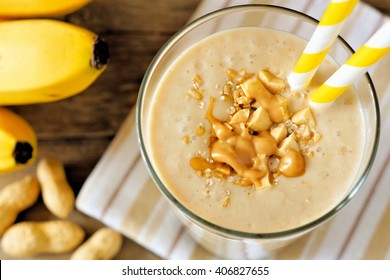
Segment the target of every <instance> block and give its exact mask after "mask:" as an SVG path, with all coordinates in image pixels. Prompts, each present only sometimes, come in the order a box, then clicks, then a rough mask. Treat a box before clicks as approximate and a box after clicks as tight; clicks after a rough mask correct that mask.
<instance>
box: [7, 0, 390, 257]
mask: <svg viewBox="0 0 390 280" xmlns="http://www.w3.org/2000/svg"><path fill="white" fill-rule="evenodd" d="M199 2H200V0H186V1H181V0H111V1H107V0H94V1H93V2H92V3H91V4H89V5H88V6H86V7H84V8H83V9H81V10H79V11H77V12H75V13H73V14H71V15H68V16H66V17H64V18H63V19H64V20H66V21H69V22H71V23H74V24H77V25H80V26H83V27H86V28H88V29H90V30H92V31H94V32H96V33H99V34H100V35H102V36H103V37H104V38H105V39H106V40H107V42H108V43H109V46H110V53H111V59H110V64H109V67H108V68H107V70H106V71H105V72H104V73H103V74H102V76H101V77H99V79H98V80H97V81H96V82H95V83H94V84H93V85H92V86H91V87H90V88H88V89H87V90H85V91H84V92H83V93H81V94H79V95H77V96H74V97H71V98H69V99H66V100H63V101H58V102H54V103H48V104H39V105H26V106H17V107H10V108H11V109H12V110H13V111H15V112H17V113H18V114H20V115H21V116H23V117H24V118H25V119H26V120H27V121H29V122H30V123H31V125H32V126H33V127H34V129H35V131H36V133H37V135H38V138H39V155H40V157H44V156H53V157H56V158H58V159H59V160H61V161H62V162H63V163H64V164H65V170H66V174H67V177H68V180H69V182H70V184H71V185H72V187H73V188H74V191H75V192H76V194H77V193H78V191H79V190H80V188H81V186H82V184H83V183H84V181H85V179H86V178H87V176H88V175H89V174H90V172H91V171H92V169H93V168H94V166H95V165H96V163H97V162H98V160H99V158H100V157H101V155H102V154H103V152H104V151H105V149H106V148H107V146H108V144H109V143H110V141H111V140H112V139H113V138H114V136H115V133H116V132H117V130H118V128H119V127H120V125H121V124H122V122H123V120H124V119H125V117H126V116H127V114H128V112H129V111H130V109H131V108H132V106H133V105H134V104H135V102H136V98H137V94H138V89H139V86H140V83H141V80H142V77H143V75H144V73H145V71H146V69H147V67H148V65H149V63H150V61H151V60H152V58H153V56H154V55H155V54H156V52H157V51H158V50H159V49H160V48H161V46H162V45H163V44H164V43H165V42H166V41H167V39H168V38H169V37H170V36H172V35H173V34H174V33H175V32H176V31H177V30H178V29H179V28H181V27H182V26H183V25H184V24H185V23H186V21H187V20H188V18H189V17H190V16H191V14H192V13H193V12H194V10H195V8H196V7H197V5H198V3H199ZM367 2H368V3H370V4H373V5H375V6H377V7H378V8H379V9H380V10H381V11H383V12H385V13H387V14H390V1H389V0H367ZM34 172H35V166H31V167H29V168H27V169H25V170H23V171H21V172H18V173H13V174H7V175H0V188H1V187H3V186H4V185H6V184H7V183H9V182H11V181H12V180H15V179H16V178H20V177H22V176H23V175H24V174H26V173H30V174H34ZM50 219H55V217H54V216H53V215H52V214H50V213H49V212H48V210H47V209H46V208H45V207H44V205H43V203H42V201H41V200H40V201H39V202H38V203H37V204H36V205H34V206H33V207H32V208H30V209H28V210H27V211H24V212H23V213H21V214H20V215H19V217H18V221H22V220H50ZM70 219H71V220H73V221H75V222H77V223H79V224H80V225H81V226H82V227H83V228H84V229H85V230H86V232H87V235H88V236H89V235H91V234H92V233H93V232H94V231H96V230H97V229H99V228H100V227H102V226H103V225H102V224H101V223H100V222H98V221H96V220H94V219H92V218H90V217H88V216H86V215H84V214H83V213H80V212H78V211H75V212H74V213H73V214H72V216H71V217H70ZM67 258H69V254H62V255H43V256H39V257H37V258H36V259H67ZM116 258H117V259H158V257H157V256H155V255H154V254H152V253H150V252H149V251H147V250H145V249H144V248H142V247H141V246H139V245H138V244H136V243H134V242H132V241H131V240H129V239H125V242H124V245H123V248H122V250H121V252H120V253H119V255H118V256H117V257H116ZM0 259H10V257H9V256H6V255H5V254H4V253H3V252H2V251H1V249H0Z"/></svg>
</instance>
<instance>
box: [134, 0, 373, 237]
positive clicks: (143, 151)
mask: <svg viewBox="0 0 390 280" xmlns="http://www.w3.org/2000/svg"><path fill="white" fill-rule="evenodd" d="M254 8H255V9H260V10H263V11H266V10H271V11H276V12H277V11H279V12H280V11H282V12H283V13H285V14H288V15H289V16H294V17H296V18H301V19H303V20H304V21H307V22H310V23H313V24H314V25H317V24H318V23H319V21H318V20H317V19H315V18H313V17H311V16H309V15H306V14H304V13H302V12H300V11H297V10H293V9H290V8H287V7H282V6H277V5H269V4H247V5H237V6H231V7H226V8H222V9H219V10H216V11H213V12H210V13H207V14H205V15H203V16H201V17H199V18H197V19H195V20H193V21H191V22H190V23H188V24H187V25H185V26H184V27H182V28H181V29H180V30H179V31H177V32H176V33H175V34H174V35H173V36H172V37H171V38H170V39H168V41H167V42H166V43H165V44H164V45H163V46H162V47H161V48H160V50H159V51H158V52H157V54H156V55H155V57H154V58H153V60H152V62H151V63H150V65H149V67H148V69H147V70H146V73H145V76H144V78H143V80H142V82H141V85H140V89H139V96H138V98H137V104H136V129H137V138H138V144H139V148H140V152H141V156H142V159H143V161H144V163H146V167H147V169H148V171H149V174H150V175H151V177H152V180H153V181H154V183H155V184H156V187H158V188H159V189H160V191H161V192H162V193H163V195H164V196H165V197H166V198H167V199H168V200H169V202H170V203H173V204H174V205H175V206H177V207H178V208H179V209H180V210H181V211H182V212H183V213H184V214H185V215H187V216H188V217H190V218H191V219H193V220H194V221H196V222H198V223H200V224H202V225H204V226H206V227H208V228H210V229H212V230H215V231H217V232H220V233H221V234H225V235H230V236H233V237H235V238H237V239H240V238H242V239H269V238H283V237H287V236H291V235H295V234H299V233H303V232H305V231H308V230H310V229H312V228H314V227H316V226H317V225H320V224H322V223H323V222H325V221H326V220H328V219H329V218H331V217H332V216H334V214H336V213H337V212H338V211H339V210H341V209H342V208H343V207H344V206H345V205H346V204H347V203H348V202H349V201H350V200H351V199H352V197H353V196H354V195H355V194H356V193H357V191H358V190H359V189H360V187H361V186H362V185H363V183H364V181H365V179H366V177H367V176H368V174H369V171H370V169H371V167H372V165H373V162H374V158H375V155H376V153H377V150H378V145H379V136H380V109H379V102H378V98H377V94H376V91H375V87H374V84H373V82H372V79H371V77H370V75H369V74H368V73H365V74H364V76H363V77H364V78H365V79H366V82H367V85H368V89H369V92H370V93H371V99H372V100H373V102H374V108H375V121H376V127H375V128H374V129H375V135H374V137H375V138H374V143H373V145H372V149H371V151H368V152H369V153H370V156H369V161H368V164H367V165H366V166H365V167H364V170H363V172H362V174H361V176H360V177H359V178H358V180H357V183H356V184H355V185H354V186H353V187H352V188H351V190H350V191H349V192H348V193H347V195H346V196H345V197H344V198H343V199H342V200H341V201H340V202H339V203H337V204H336V205H335V206H334V207H333V208H331V209H330V210H329V211H328V212H326V213H325V214H323V215H322V216H320V217H318V218H316V219H315V220H313V221H311V222H309V223H306V224H304V225H301V226H299V227H295V228H291V229H287V230H283V231H277V232H266V233H253V232H245V231H239V230H233V229H229V228H226V227H222V226H219V225H216V224H214V223H212V222H210V221H208V220H206V219H204V218H202V217H200V216H198V215H197V214H195V213H193V212H192V211H190V210H189V209H188V208H187V207H185V206H184V205H183V204H182V203H181V202H180V201H179V200H177V199H176V198H175V197H174V196H173V195H172V194H171V193H170V192H169V190H168V189H167V187H166V186H165V185H164V183H163V182H162V181H161V179H160V178H159V176H158V174H157V172H156V171H155V169H154V167H153V165H152V163H151V160H150V159H149V156H148V152H147V151H146V147H145V143H144V140H143V131H142V124H141V118H142V105H143V101H144V96H145V94H144V93H145V90H146V88H147V85H148V84H149V81H150V79H151V76H152V74H153V73H154V70H155V68H156V67H157V65H158V63H159V62H160V60H161V59H162V58H163V57H164V55H165V54H166V52H167V51H168V50H169V49H170V48H171V46H173V45H174V44H175V43H176V42H177V41H178V40H180V39H181V38H182V37H183V36H184V35H185V34H187V33H188V32H189V31H191V30H192V29H194V28H196V27H198V26H199V25H201V24H202V23H204V22H207V21H209V20H212V19H215V18H217V17H220V16H222V15H225V14H229V13H231V12H240V11H245V10H251V9H254ZM336 40H337V41H338V42H339V43H340V44H341V45H342V47H344V48H346V49H347V50H348V51H349V52H350V53H351V55H352V54H353V53H354V52H355V51H354V49H353V48H352V47H351V46H350V45H349V44H348V43H347V42H346V41H345V40H344V39H343V38H342V37H341V36H338V37H337V39H336ZM363 77H362V78H363Z"/></svg>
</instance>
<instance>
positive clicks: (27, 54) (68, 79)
mask: <svg viewBox="0 0 390 280" xmlns="http://www.w3.org/2000/svg"><path fill="white" fill-rule="evenodd" d="M89 2H91V0H67V1H63V0H0V106H2V105H4V106H7V105H22V104H34V103H45V102H52V101H57V100H61V99H65V98H68V97H70V96H73V95H75V94H78V93H81V92H82V91H84V90H85V89H86V88H87V87H89V86H90V85H91V84H92V83H93V82H94V81H95V80H96V79H97V78H98V77H99V75H100V74H102V72H103V71H104V70H105V69H106V66H107V63H108V59H109V53H108V45H107V43H106V42H105V41H104V40H103V39H101V38H100V37H99V36H98V35H96V34H95V33H93V32H91V31H89V30H87V29H85V28H81V27H78V26H75V25H72V24H69V23H65V22H63V21H60V20H53V19H20V18H35V17H51V16H60V15H65V14H68V13H71V12H74V11H75V10H77V9H79V8H81V7H83V6H84V5H86V4H87V3H89ZM17 18H19V19H17ZM36 154H37V139H36V135H35V133H34V130H33V129H32V127H31V126H30V125H29V124H28V123H27V122H26V121H25V120H23V119H22V118H21V117H20V116H18V115H17V114H15V113H13V112H12V111H10V110H8V109H5V108H1V107H0V172H4V171H15V170H17V169H20V168H21V167H23V166H26V165H28V164H31V163H32V162H33V161H34V159H35V157H36Z"/></svg>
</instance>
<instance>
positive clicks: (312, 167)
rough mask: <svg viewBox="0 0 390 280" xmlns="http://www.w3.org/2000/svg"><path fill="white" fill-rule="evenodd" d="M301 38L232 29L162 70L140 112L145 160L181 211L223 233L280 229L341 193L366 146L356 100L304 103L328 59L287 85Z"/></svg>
mask: <svg viewBox="0 0 390 280" xmlns="http://www.w3.org/2000/svg"><path fill="white" fill-rule="evenodd" d="M305 45H306V41H304V40H302V39H300V38H298V37H297V36H295V35H291V34H287V33H284V32H281V31H275V30H269V29H265V28H254V27H250V28H249V27H248V28H238V29H233V30H229V31H224V32H221V33H217V34H215V35H212V36H210V37H208V38H206V39H204V40H203V41H201V42H199V43H198V44H196V45H194V46H192V47H191V48H189V49H188V50H187V51H185V52H184V53H183V54H181V55H180V56H179V57H178V58H177V59H176V61H175V62H174V63H173V64H172V65H171V66H170V67H169V69H168V71H167V72H166V73H165V74H164V77H163V79H162V80H161V82H160V84H159V86H158V88H157V91H156V92H155V94H154V97H153V100H152V105H151V110H150V114H149V116H148V127H147V129H148V132H149V135H150V139H149V141H150V147H151V161H152V163H153V165H154V166H155V170H156V172H157V173H158V176H159V177H160V178H161V180H162V182H163V183H164V184H165V186H166V187H167V188H168V189H169V191H170V192H171V193H172V194H173V196H174V197H175V198H176V199H177V200H178V201H179V202H180V203H182V204H183V205H184V206H185V207H187V208H188V209H189V210H190V211H192V212H193V213H195V214H196V215H198V216H200V217H202V218H203V219H205V220H207V221H209V222H211V223H214V224H216V225H218V226H221V227H224V228H228V229H232V230H237V231H244V232H251V233H270V232H279V231H285V230H289V229H292V228H295V227H298V226H302V225H304V224H307V223H309V222H311V221H313V220H315V219H317V218H318V217H320V216H322V215H324V214H325V213H327V212H328V211H329V210H330V209H332V208H333V207H334V206H335V205H336V204H337V203H339V202H340V200H342V199H343V198H344V197H345V195H346V193H348V192H349V191H350V187H351V182H352V181H353V180H354V177H355V174H356V172H357V169H358V168H359V162H360V161H361V155H362V151H363V148H364V144H365V143H364V136H363V130H364V119H363V116H362V112H361V106H360V103H359V100H358V99H357V98H356V97H355V95H354V92H353V91H352V90H350V91H348V92H346V93H345V94H343V95H342V96H341V97H340V98H339V99H338V100H336V101H335V102H334V103H333V104H331V105H330V106H324V107H318V108H317V107H312V106H310V103H309V101H308V96H309V95H310V92H312V91H313V90H314V89H315V88H316V87H318V86H319V85H320V84H321V83H323V82H324V81H325V80H326V79H327V78H328V77H329V76H330V75H331V74H332V73H333V72H334V71H335V69H336V67H337V66H336V65H335V64H334V63H333V62H332V61H331V60H330V59H326V60H325V61H324V62H323V63H322V65H321V67H320V69H319V70H318V72H317V74H316V76H315V77H314V79H313V81H312V83H311V85H310V87H309V88H308V89H306V90H304V91H301V92H291V91H290V89H289V87H288V84H286V82H285V81H286V78H287V75H288V74H289V73H290V72H291V71H292V69H293V67H294V66H295V63H296V61H297V60H298V58H299V56H300V55H301V54H302V51H303V49H304V47H305ZM258 87H261V88H262V89H261V91H263V92H266V93H264V95H263V96H262V97H261V94H260V95H259V96H258V95H257V93H256V92H258V91H259V89H258ZM254 92H255V93H254ZM264 98H265V100H266V101H264ZM267 98H268V99H267ZM267 100H268V101H267ZM275 110H276V111H279V113H278V112H276V113H275V112H274V111H275ZM278 114H279V115H278ZM227 151H230V152H227Z"/></svg>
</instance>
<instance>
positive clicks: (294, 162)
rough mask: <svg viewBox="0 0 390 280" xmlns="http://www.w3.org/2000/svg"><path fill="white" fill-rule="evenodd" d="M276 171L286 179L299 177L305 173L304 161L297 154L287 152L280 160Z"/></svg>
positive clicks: (292, 151)
mask: <svg viewBox="0 0 390 280" xmlns="http://www.w3.org/2000/svg"><path fill="white" fill-rule="evenodd" d="M278 169H279V171H280V172H282V174H283V175H284V176H286V177H297V176H301V175H303V174H304V173H305V160H304V159H303V157H302V155H301V154H300V153H299V152H297V151H294V150H288V151H287V152H286V154H285V155H284V156H283V157H281V158H280V163H279V167H278Z"/></svg>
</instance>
